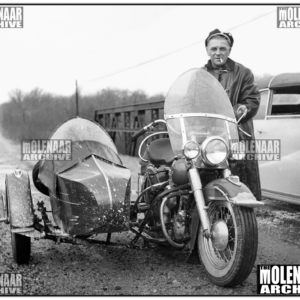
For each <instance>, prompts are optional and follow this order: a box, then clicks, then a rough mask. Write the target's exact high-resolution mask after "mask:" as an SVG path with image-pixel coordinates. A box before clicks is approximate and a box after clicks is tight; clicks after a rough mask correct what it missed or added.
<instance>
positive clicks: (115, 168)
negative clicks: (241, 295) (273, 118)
mask: <svg viewBox="0 0 300 300" xmlns="http://www.w3.org/2000/svg"><path fill="white" fill-rule="evenodd" d="M237 123H238V122H237V121H236V120H235V118H234V113H233V109H232V107H231V104H230V102H229V99H228V96H227V94H226V93H225V91H224V90H223V88H222V86H221V85H220V83H219V82H218V81H217V80H216V79H215V78H214V77H213V76H211V75H210V74H209V73H208V72H206V71H204V70H201V69H193V70H190V71H188V72H186V73H184V74H183V75H181V76H180V77H179V78H178V79H177V80H176V81H175V82H174V84H173V85H172V86H171V88H170V90H169V92H168V95H167V97H166V101H165V120H156V121H154V122H152V123H151V124H149V125H148V126H145V127H144V128H142V129H141V130H139V131H138V132H137V133H135V134H134V135H133V139H136V138H138V137H139V136H141V135H143V134H144V133H146V132H148V131H149V130H151V129H153V128H155V127H157V126H158V125H160V124H162V126H166V127H167V131H160V132H155V133H153V134H150V135H148V136H147V137H146V138H144V140H143V141H142V143H141V145H140V148H139V156H140V158H141V161H142V172H141V173H142V174H141V175H140V178H139V186H140V189H139V194H138V197H137V199H136V200H135V201H132V202H131V201H130V193H131V186H130V185H131V184H130V183H131V173H130V171H129V170H128V169H127V168H126V167H125V166H124V165H123V164H122V161H121V159H120V157H119V155H118V151H117V149H116V147H115V145H114V143H113V141H112V140H111V138H110V136H109V135H108V134H107V132H106V131H105V130H104V129H103V128H102V127H101V126H99V124H97V123H94V122H92V121H90V120H87V119H83V118H78V117H77V118H73V119H70V120H68V121H66V122H65V123H63V124H62V125H61V126H59V127H58V128H57V129H56V130H55V131H54V133H53V134H52V135H51V136H50V139H49V140H48V142H49V145H50V146H49V145H47V147H46V150H43V151H46V153H45V152H43V151H42V152H41V153H40V154H41V155H44V154H45V155H46V154H47V151H48V150H49V148H50V150H51V151H52V152H53V153H54V154H57V155H58V154H61V153H62V154H63V153H65V152H67V153H71V154H72V155H71V157H70V159H65V160H60V159H57V160H53V159H51V160H47V159H43V160H40V161H38V162H37V164H36V165H35V167H34V168H33V171H32V179H33V183H34V185H35V187H36V188H37V190H38V191H39V192H41V193H42V194H44V195H45V196H48V197H49V199H50V201H49V203H46V204H45V203H44V202H43V201H38V202H37V203H35V204H36V207H37V208H36V210H34V209H33V207H34V203H33V199H32V193H31V189H30V180H29V176H28V174H27V173H26V172H23V171H21V170H19V169H17V170H16V171H15V172H13V173H10V174H7V175H6V180H5V192H4V195H3V196H2V197H1V198H0V222H1V221H2V222H5V223H6V224H9V225H10V231H11V244H12V253H13V257H14V260H15V262H16V263H18V264H23V263H28V262H29V259H30V255H31V238H34V239H35V240H39V239H50V240H53V241H55V242H56V243H57V244H59V243H61V242H65V243H72V244H87V243H88V242H91V241H93V240H92V237H93V236H95V235H97V234H99V233H106V234H107V238H106V241H103V243H105V244H111V245H113V244H114V243H112V242H111V241H110V239H111V234H112V233H113V232H122V231H128V230H131V231H132V232H134V233H135V237H134V238H133V240H132V241H130V242H129V243H128V244H127V246H128V247H137V246H139V245H138V244H137V241H138V240H139V239H140V238H143V240H144V241H145V246H147V245H148V244H149V243H156V244H162V245H171V246H172V247H173V248H175V249H177V250H179V251H184V252H188V253H189V260H191V259H192V257H194V255H195V251H198V252H199V258H200V260H201V262H202V264H203V266H204V268H205V271H206V274H207V276H208V278H209V279H210V280H211V281H212V282H213V283H214V284H216V285H220V286H225V287H233V286H236V285H238V284H241V283H242V282H243V281H244V280H246V278H247V277H248V276H249V274H250V272H251V270H252V267H253V265H254V262H255V258H256V253H257V243H258V242H257V223H256V218H255V214H254V211H253V208H254V207H257V206H260V205H263V203H261V202H258V201H256V199H255V197H254V196H253V194H252V193H251V191H250V190H249V189H248V188H247V187H246V186H245V185H244V184H243V183H242V182H240V180H239V177H238V176H234V175H232V174H231V172H230V168H229V163H228V161H229V160H231V159H235V158H236V156H235V154H236V153H233V152H234V151H233V150H234V149H239V145H238V143H236V144H234V145H231V142H232V141H234V140H238V124H237ZM162 135H168V136H169V138H166V137H161V136H162ZM150 138H154V140H153V141H152V142H151V143H149V145H148V146H147V148H146V151H145V153H144V154H143V155H142V149H143V145H144V144H145V143H146V142H147V141H148V140H149V139H150ZM61 141H64V142H65V143H63V145H61ZM66 145H67V147H66ZM51 146H52V147H51ZM231 146H232V147H231ZM68 147H70V148H68ZM65 148H67V149H65ZM49 207H50V208H49ZM49 213H52V218H51V217H50V216H49ZM94 241H95V240H94ZM98 242H102V241H98Z"/></svg>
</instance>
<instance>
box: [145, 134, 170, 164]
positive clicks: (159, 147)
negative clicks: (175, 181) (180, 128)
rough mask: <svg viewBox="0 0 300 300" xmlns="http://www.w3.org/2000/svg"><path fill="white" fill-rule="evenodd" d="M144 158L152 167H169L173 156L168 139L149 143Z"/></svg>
mask: <svg viewBox="0 0 300 300" xmlns="http://www.w3.org/2000/svg"><path fill="white" fill-rule="evenodd" d="M146 156H147V159H149V161H150V162H151V163H152V164H153V165H154V166H160V165H166V166H171V165H172V163H173V161H174V159H175V155H174V152H173V150H172V147H171V143H170V139H168V138H163V139H157V140H155V141H153V142H151V144H150V145H149V147H148V148H147V151H146Z"/></svg>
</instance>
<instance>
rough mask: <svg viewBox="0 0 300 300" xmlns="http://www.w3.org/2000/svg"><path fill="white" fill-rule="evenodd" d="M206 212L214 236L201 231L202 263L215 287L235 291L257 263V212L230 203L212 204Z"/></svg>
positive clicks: (199, 242) (199, 248)
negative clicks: (228, 288) (206, 235)
mask: <svg viewBox="0 0 300 300" xmlns="http://www.w3.org/2000/svg"><path fill="white" fill-rule="evenodd" d="M207 212H208V217H209V220H210V224H211V233H212V236H211V238H206V237H205V236H204V234H203V230H202V228H200V230H199V235H198V252H199V256H200V259H201V261H202V264H203V266H204V268H205V272H206V274H207V276H208V278H209V279H210V281H211V282H212V283H214V284H216V285H219V286H224V287H234V286H236V285H238V284H241V283H242V282H244V281H245V280H246V279H247V277H248V276H249V274H250V273H251V271H252V268H253V265H254V262H255V259H256V254H257V245H258V233H257V222H256V217H255V214H254V211H253V209H252V208H247V207H241V206H237V205H231V204H230V203H229V202H227V201H211V202H210V203H209V206H208V210H207Z"/></svg>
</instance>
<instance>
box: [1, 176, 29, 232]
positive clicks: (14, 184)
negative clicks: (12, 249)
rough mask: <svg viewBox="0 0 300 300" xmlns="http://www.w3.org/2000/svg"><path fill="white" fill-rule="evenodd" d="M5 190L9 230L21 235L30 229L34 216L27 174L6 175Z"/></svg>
mask: <svg viewBox="0 0 300 300" xmlns="http://www.w3.org/2000/svg"><path fill="white" fill-rule="evenodd" d="M16 174H17V175H16ZM5 188H6V201H7V206H8V207H9V208H10V209H9V212H10V216H9V222H10V224H11V230H12V231H14V230H15V229H19V231H20V233H21V232H23V231H26V230H25V229H26V228H28V230H29V228H31V229H32V228H33V224H34V215H33V203H32V196H31V190H30V181H29V176H28V174H27V173H26V172H20V173H16V172H15V173H10V174H7V175H6V178H5ZM21 229H24V230H21ZM18 233H19V232H18Z"/></svg>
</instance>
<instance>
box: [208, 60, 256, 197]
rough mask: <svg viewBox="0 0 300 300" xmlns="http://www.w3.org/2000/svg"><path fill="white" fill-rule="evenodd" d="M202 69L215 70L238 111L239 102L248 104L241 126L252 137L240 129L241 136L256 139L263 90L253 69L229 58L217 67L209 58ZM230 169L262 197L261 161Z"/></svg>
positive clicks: (212, 72) (232, 164) (215, 74)
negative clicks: (255, 131) (256, 122)
mask: <svg viewBox="0 0 300 300" xmlns="http://www.w3.org/2000/svg"><path fill="white" fill-rule="evenodd" d="M203 69H205V70H206V71H207V72H209V73H210V74H212V75H213V76H214V77H215V78H216V79H217V80H218V81H219V82H220V83H221V85H222V86H223V87H224V89H225V91H226V92H227V94H228V97H229V99H230V102H231V104H232V106H233V109H234V112H235V114H236V111H237V109H238V108H239V106H241V105H245V106H246V107H247V115H246V116H245V118H243V119H242V120H241V123H240V128H241V129H242V130H243V131H245V132H247V133H248V134H250V135H251V137H249V136H247V135H245V134H243V132H241V131H240V130H239V139H240V140H245V139H248V140H249V139H255V136H254V127H253V121H252V118H253V117H254V116H255V115H256V113H257V111H258V108H259V103H260V93H259V90H258V88H257V85H256V83H255V82H254V76H253V74H252V72H251V71H250V70H249V69H248V68H246V67H244V66H243V65H241V64H239V63H237V62H235V61H233V60H232V59H230V58H228V59H227V61H226V63H225V65H224V66H222V68H217V69H215V68H214V67H213V66H212V64H211V60H209V61H208V63H207V64H206V65H205V66H204V67H203ZM230 169H231V172H232V174H234V175H238V176H239V177H240V180H241V181H242V182H243V183H245V184H246V185H247V186H248V187H249V188H250V190H251V191H252V193H253V194H254V196H255V197H256V199H257V200H261V188H260V177H259V169H258V162H257V161H256V160H245V161H236V162H230Z"/></svg>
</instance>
